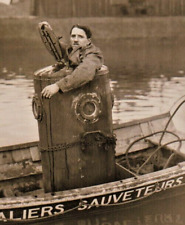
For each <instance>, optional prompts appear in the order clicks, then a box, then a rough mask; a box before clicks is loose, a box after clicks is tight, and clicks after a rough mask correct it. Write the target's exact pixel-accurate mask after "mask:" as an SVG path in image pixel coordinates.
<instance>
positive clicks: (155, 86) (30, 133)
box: [0, 40, 185, 225]
mask: <svg viewBox="0 0 185 225" xmlns="http://www.w3.org/2000/svg"><path fill="white" fill-rule="evenodd" d="M128 42H129V41H127V42H126V43H125V42H124V43H123V42H122V41H121V40H120V41H119V42H116V43H115V42H113V43H105V45H103V43H101V41H99V43H100V44H101V45H102V47H101V48H102V49H103V51H104V52H105V60H106V64H107V65H109V68H110V78H111V86H112V90H113V94H114V98H115V104H114V107H113V120H114V123H121V122H124V121H129V120H133V119H138V118H144V117H146V116H150V115H154V114H156V113H157V114H158V113H162V112H166V111H168V110H169V108H170V107H171V105H172V104H173V103H174V102H175V101H176V100H177V99H178V98H179V97H181V96H182V95H184V94H185V89H184V87H185V76H184V75H185V73H184V71H185V64H184V58H185V51H184V50H183V46H184V43H179V45H175V46H173V45H170V46H169V45H165V44H164V43H162V45H159V43H157V45H156V46H153V45H149V43H147V45H146V43H145V45H144V44H141V45H139V44H138V43H135V44H134V45H132V47H130V46H131V45H130V44H129V43H128ZM24 44H25V46H26V51H25V46H24ZM107 44H112V46H111V50H112V52H111V55H110V47H109V48H108V47H107ZM127 44H128V46H129V47H128V46H127ZM168 44H169V43H168ZM32 46H33V44H30V43H23V44H18V45H15V43H12V42H11V43H7V42H6V43H3V45H1V46H0V51H1V55H0V145H1V146H3V145H8V144H15V143H21V142H26V141H35V140H37V139H38V131H37V122H36V120H35V119H34V117H33V115H32V109H31V104H32V103H31V102H32V96H33V94H34V93H33V81H32V73H33V71H35V70H36V69H39V68H40V67H43V66H46V65H49V64H52V63H54V61H52V58H51V56H50V55H49V54H48V53H47V52H46V50H45V49H44V48H43V49H41V48H39V47H38V48H37V47H34V48H31V47H32ZM146 46H147V47H146ZM117 49H119V51H118V50H117ZM149 56H150V57H149ZM174 58H175V60H173V59H174ZM170 196H171V194H170ZM168 197H169V196H168ZM184 201H185V195H182V196H180V197H175V198H171V199H169V198H164V199H162V200H161V199H160V200H156V199H155V198H154V199H153V200H151V201H150V202H149V203H146V204H144V203H142V204H141V205H139V206H138V207H135V206H133V207H130V208H126V209H125V208H123V207H115V208H111V210H109V209H106V210H100V211H99V214H97V213H96V214H89V213H86V214H85V215H82V216H81V217H76V216H71V217H70V218H68V219H64V220H61V221H59V222H56V224H57V225H70V224H71V225H72V224H77V225H155V224H156V225H160V224H161V225H162V224H163V225H180V224H185V214H184V207H183V204H184ZM45 224H47V223H45ZM52 224H55V223H54V222H53V223H52ZM47 225H48V224H47Z"/></svg>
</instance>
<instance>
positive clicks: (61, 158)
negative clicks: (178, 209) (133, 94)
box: [32, 66, 115, 192]
mask: <svg viewBox="0 0 185 225" xmlns="http://www.w3.org/2000/svg"><path fill="white" fill-rule="evenodd" d="M52 70H53V67H52V66H50V67H46V68H44V69H41V70H39V71H37V72H35V74H34V88H35V96H34V98H33V104H32V106H33V113H34V116H35V118H36V119H37V120H38V128H39V139H40V143H39V148H40V151H41V160H42V167H43V181H44V189H45V191H46V192H54V191H60V190H66V189H72V188H78V187H85V186H90V185H95V184H100V183H105V182H109V181H113V180H114V176H115V162H114V151H115V150H114V149H115V138H114V136H113V129H112V100H111V90H110V86H109V78H108V70H107V68H106V67H105V66H103V67H102V69H101V70H100V71H99V72H97V74H96V76H95V79H94V80H93V81H91V82H89V83H87V84H86V85H84V86H83V87H80V88H77V89H74V90H72V91H69V92H66V93H61V92H60V91H59V92H58V93H57V94H55V95H54V96H53V97H52V98H51V99H46V98H43V97H42V96H41V91H42V90H43V88H44V87H45V86H47V85H49V84H52V83H55V82H56V81H58V80H59V79H61V77H62V76H64V75H65V74H68V73H70V71H68V70H66V69H65V68H64V69H63V70H61V71H63V74H62V72H61V73H60V75H58V73H54V72H52Z"/></svg>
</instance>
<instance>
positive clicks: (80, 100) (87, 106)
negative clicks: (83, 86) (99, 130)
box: [74, 93, 101, 123]
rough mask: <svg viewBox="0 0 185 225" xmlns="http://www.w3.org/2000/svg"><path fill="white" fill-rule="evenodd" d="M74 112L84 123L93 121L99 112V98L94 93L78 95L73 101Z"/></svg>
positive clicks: (96, 119)
mask: <svg viewBox="0 0 185 225" xmlns="http://www.w3.org/2000/svg"><path fill="white" fill-rule="evenodd" d="M74 103H75V104H74V106H75V114H76V116H77V118H78V119H79V120H80V121H82V122H85V123H95V122H97V121H98V120H99V115H100V114H101V100H100V97H99V96H98V95H97V94H96V93H86V94H81V95H79V96H78V97H77V98H76V99H75V101H74Z"/></svg>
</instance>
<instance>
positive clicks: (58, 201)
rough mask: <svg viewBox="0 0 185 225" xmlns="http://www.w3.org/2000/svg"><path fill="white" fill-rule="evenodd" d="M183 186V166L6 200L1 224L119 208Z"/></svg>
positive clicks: (0, 206) (0, 208) (1, 205)
mask: <svg viewBox="0 0 185 225" xmlns="http://www.w3.org/2000/svg"><path fill="white" fill-rule="evenodd" d="M184 185H185V163H179V165H178V166H175V167H171V168H168V169H166V171H163V173H161V172H160V171H158V172H155V173H153V174H152V175H150V177H149V175H143V176H141V177H139V178H128V179H126V180H120V181H115V182H112V183H107V184H102V185H96V186H92V187H87V188H81V189H74V190H71V191H63V192H57V193H55V194H54V193H53V194H43V195H40V196H29V197H26V196H25V197H14V198H11V199H10V198H6V199H2V200H1V201H0V217H1V220H2V221H22V222H26V221H27V222H36V221H39V220H48V219H53V218H54V217H60V216H62V215H64V214H67V213H71V212H74V211H78V212H83V211H85V210H88V211H89V210H92V209H97V208H100V207H107V206H119V205H124V204H128V203H133V202H135V201H138V200H143V199H145V198H147V197H150V196H152V195H153V194H159V193H160V192H163V191H166V190H170V189H176V190H177V188H179V187H183V186H184Z"/></svg>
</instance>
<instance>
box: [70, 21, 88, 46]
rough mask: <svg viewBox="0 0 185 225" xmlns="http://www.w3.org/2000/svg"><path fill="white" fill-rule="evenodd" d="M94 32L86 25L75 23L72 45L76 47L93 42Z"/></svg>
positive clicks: (71, 36)
mask: <svg viewBox="0 0 185 225" xmlns="http://www.w3.org/2000/svg"><path fill="white" fill-rule="evenodd" d="M91 36H92V33H91V31H90V29H89V28H88V27H86V26H81V25H74V26H72V28H71V31H70V42H71V46H72V47H73V48H74V47H82V48H84V47H86V46H87V45H88V44H89V43H90V42H91Z"/></svg>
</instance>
